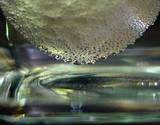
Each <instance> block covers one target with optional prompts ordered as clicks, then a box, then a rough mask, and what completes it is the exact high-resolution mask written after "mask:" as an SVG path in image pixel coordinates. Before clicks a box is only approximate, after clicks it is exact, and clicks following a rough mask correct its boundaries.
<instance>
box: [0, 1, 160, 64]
mask: <svg viewBox="0 0 160 125" xmlns="http://www.w3.org/2000/svg"><path fill="white" fill-rule="evenodd" d="M0 5H1V6H2V9H3V11H4V13H5V15H6V16H7V18H8V20H9V21H10V22H11V23H12V24H13V25H14V26H15V28H16V29H17V30H18V31H19V32H20V33H21V34H23V35H24V37H25V38H26V39H28V40H29V41H31V43H33V44H34V45H35V46H37V47H38V48H39V49H41V50H43V51H44V52H46V53H48V54H50V55H55V56H56V58H57V59H63V60H64V61H67V62H68V61H69V62H73V63H75V62H76V63H79V64H86V63H95V62H96V60H98V59H100V58H107V57H108V56H109V55H111V54H117V53H119V52H120V51H123V50H124V49H125V48H127V46H128V45H130V44H134V42H135V40H136V39H137V38H139V37H140V36H142V34H143V32H144V31H145V30H147V28H148V27H149V26H150V25H152V24H153V23H154V21H155V20H156V17H157V15H158V12H159V10H160V1H159V0H141V1H140V0H134V1H133V0H121V1H120V0H112V1H111V0H101V1H100V0H52V1H50V0H45V1H44V0H34V1H33V0H15V1H10V0H1V1H0Z"/></svg>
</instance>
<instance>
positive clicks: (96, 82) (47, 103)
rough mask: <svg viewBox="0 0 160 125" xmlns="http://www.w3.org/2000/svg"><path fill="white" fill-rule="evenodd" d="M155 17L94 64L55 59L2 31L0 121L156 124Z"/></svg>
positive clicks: (159, 47) (159, 113) (159, 73)
mask: <svg viewBox="0 0 160 125" xmlns="http://www.w3.org/2000/svg"><path fill="white" fill-rule="evenodd" d="M159 22H160V20H158V21H157V22H156V24H155V25H154V26H153V27H151V29H149V30H148V31H147V32H146V33H145V34H144V36H143V37H142V38H141V39H139V40H138V41H137V42H136V44H135V45H133V46H130V47H128V49H127V50H125V51H124V52H122V53H120V54H118V55H112V56H110V57H109V58H108V59H107V60H99V61H98V62H97V63H96V64H94V65H73V64H68V63H64V62H63V61H61V60H59V61H57V60H56V57H49V56H48V55H46V54H44V53H43V52H40V51H39V50H38V49H36V48H35V47H33V46H32V45H30V44H26V42H25V40H24V39H22V38H20V37H21V36H20V35H19V34H15V31H14V29H10V30H11V31H10V34H8V32H7V34H6V32H5V31H3V32H2V34H3V35H4V34H6V35H9V36H10V37H9V38H8V39H7V38H6V39H7V40H6V39H2V38H3V37H0V41H1V43H0V125H1V124H4V125H5V124H16V125H17V124H18V125H43V124H44V125H50V124H56V125H57V124H83V123H85V124H87V123H88V124H92V123H93V124H106V123H148V122H149V123H159V122H160V91H159V89H160V44H159V40H160V37H159V36H160V34H159V30H158V29H159V28H160V23H159ZM0 23H1V22H0ZM4 24H5V23H4ZM2 26H4V25H2ZM5 26H6V25H5ZM5 26H4V27H5ZM0 30H1V29H0ZM6 31H8V30H7V29H6ZM0 34H1V31H0ZM4 41H5V42H4Z"/></svg>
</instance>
